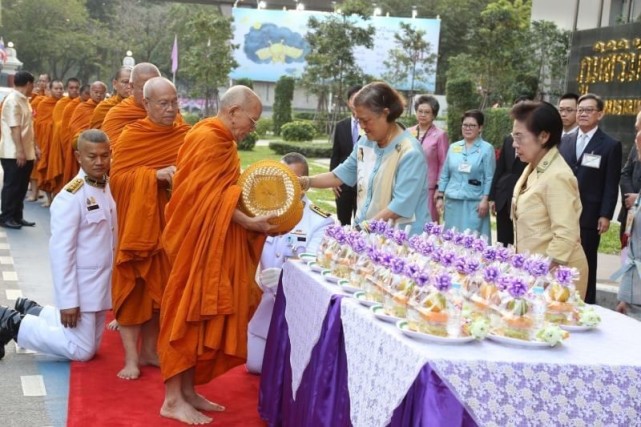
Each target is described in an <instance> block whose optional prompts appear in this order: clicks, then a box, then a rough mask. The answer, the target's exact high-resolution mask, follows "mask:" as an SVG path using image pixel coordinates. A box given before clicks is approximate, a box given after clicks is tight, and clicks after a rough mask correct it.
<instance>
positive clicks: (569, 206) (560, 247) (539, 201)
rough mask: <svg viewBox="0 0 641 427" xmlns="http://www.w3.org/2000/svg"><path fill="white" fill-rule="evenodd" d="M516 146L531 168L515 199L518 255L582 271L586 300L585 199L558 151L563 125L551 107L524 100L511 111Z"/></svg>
mask: <svg viewBox="0 0 641 427" xmlns="http://www.w3.org/2000/svg"><path fill="white" fill-rule="evenodd" d="M512 118H513V119H514V125H513V127H512V138H513V139H514V142H513V147H514V150H515V151H516V155H517V156H518V157H519V158H520V159H521V161H523V162H525V163H527V164H528V165H527V166H526V167H525V170H524V171H523V173H522V174H521V178H519V181H518V182H517V183H516V186H515V187H514V193H513V196H512V220H513V221H514V241H515V243H516V251H517V252H519V253H522V252H529V253H530V254H534V253H537V254H541V255H544V256H547V257H549V258H550V259H551V260H552V265H551V266H552V269H554V268H555V267H556V266H558V265H567V266H570V267H575V268H577V269H578V270H579V274H580V276H579V279H578V280H577V282H576V283H575V286H576V289H577V290H578V291H579V292H580V293H581V297H583V298H585V291H586V289H587V283H588V262H587V259H586V257H585V253H584V252H583V248H582V246H581V228H580V226H579V217H580V216H581V210H582V206H581V199H580V196H579V186H578V183H577V180H576V178H575V176H574V173H572V170H571V169H570V167H569V166H568V164H567V163H566V162H565V160H564V159H563V157H562V156H561V154H560V153H559V150H558V148H557V147H558V145H559V143H560V142H561V132H562V131H563V122H562V121H561V115H560V114H559V112H558V111H557V109H556V108H555V107H554V106H553V105H552V104H549V103H547V102H534V101H525V102H521V103H519V104H516V105H515V106H514V107H513V108H512Z"/></svg>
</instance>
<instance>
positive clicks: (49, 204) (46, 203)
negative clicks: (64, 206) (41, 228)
mask: <svg viewBox="0 0 641 427" xmlns="http://www.w3.org/2000/svg"><path fill="white" fill-rule="evenodd" d="M40 206H42V207H43V208H48V207H49V206H51V203H49V201H48V200H47V201H44V202H42V203H41V204H40Z"/></svg>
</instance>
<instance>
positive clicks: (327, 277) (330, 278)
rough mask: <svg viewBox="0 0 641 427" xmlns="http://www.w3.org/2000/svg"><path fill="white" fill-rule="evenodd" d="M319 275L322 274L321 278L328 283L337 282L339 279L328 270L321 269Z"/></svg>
mask: <svg viewBox="0 0 641 427" xmlns="http://www.w3.org/2000/svg"><path fill="white" fill-rule="evenodd" d="M321 275H322V276H323V279H325V281H326V282H329V283H334V284H337V283H338V281H339V280H341V279H339V278H338V277H336V276H334V275H333V274H332V272H331V271H329V270H323V271H322V272H321Z"/></svg>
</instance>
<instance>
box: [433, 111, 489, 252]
mask: <svg viewBox="0 0 641 427" xmlns="http://www.w3.org/2000/svg"><path fill="white" fill-rule="evenodd" d="M483 123H484V116H483V113H482V112H481V111H480V110H469V111H466V112H465V113H464V114H463V117H462V120H461V130H462V133H463V139H462V140H461V141H458V142H455V143H453V144H452V145H450V148H449V150H448V152H447V157H446V159H445V164H444V165H443V169H442V170H441V176H440V179H439V183H438V192H437V193H436V195H435V198H436V206H437V208H438V209H439V210H440V211H441V212H443V211H444V223H445V228H446V229H447V228H453V227H456V229H457V230H460V231H464V230H466V229H470V230H471V231H477V232H478V233H479V234H480V235H484V236H487V239H488V242H491V232H490V216H489V202H488V196H489V194H490V187H491V186H492V177H493V176H494V169H495V167H496V157H495V155H494V147H492V144H490V143H489V142H487V141H484V140H483V138H481V132H482V130H483Z"/></svg>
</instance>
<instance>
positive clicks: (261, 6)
mask: <svg viewBox="0 0 641 427" xmlns="http://www.w3.org/2000/svg"><path fill="white" fill-rule="evenodd" d="M266 7H267V3H265V2H264V1H262V0H261V1H259V2H257V4H256V8H257V9H265V8H266Z"/></svg>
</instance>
